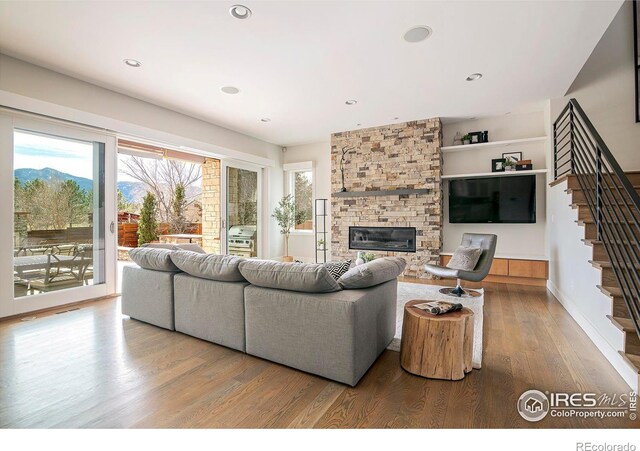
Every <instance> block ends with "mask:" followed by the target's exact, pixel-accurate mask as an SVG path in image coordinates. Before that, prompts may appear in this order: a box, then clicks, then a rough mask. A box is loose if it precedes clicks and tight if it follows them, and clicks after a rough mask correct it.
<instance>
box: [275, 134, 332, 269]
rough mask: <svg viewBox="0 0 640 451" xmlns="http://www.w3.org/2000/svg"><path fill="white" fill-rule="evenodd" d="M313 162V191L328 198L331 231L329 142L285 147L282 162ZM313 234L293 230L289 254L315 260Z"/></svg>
mask: <svg viewBox="0 0 640 451" xmlns="http://www.w3.org/2000/svg"><path fill="white" fill-rule="evenodd" d="M302 161H313V162H314V173H313V175H314V180H313V183H314V185H315V186H314V191H315V198H316V199H329V203H328V204H327V208H328V213H329V216H327V230H328V231H329V232H331V216H330V215H331V143H330V142H329V141H327V142H321V143H314V144H305V145H300V146H292V147H287V151H286V152H285V154H284V161H283V163H299V162H302ZM327 240H328V242H327V260H329V259H330V258H331V257H330V256H331V235H330V234H329V236H328V238H327ZM314 243H315V235H314V234H312V233H305V232H293V233H292V235H291V237H290V238H289V254H291V255H293V256H294V257H295V258H296V259H299V260H302V261H305V262H315V254H314Z"/></svg>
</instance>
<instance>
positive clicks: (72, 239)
mask: <svg viewBox="0 0 640 451" xmlns="http://www.w3.org/2000/svg"><path fill="white" fill-rule="evenodd" d="M0 135H1V136H0V152H1V156H2V162H3V164H2V169H1V173H0V188H1V189H0V191H2V193H3V194H2V196H1V198H0V211H1V216H0V221H2V224H3V227H2V230H3V232H2V234H0V235H2V237H1V240H2V244H0V260H1V261H2V266H0V270H1V271H2V272H3V274H2V276H1V278H0V280H1V281H2V282H7V283H2V284H1V288H0V290H2V292H1V294H2V296H1V298H0V303H1V304H2V306H1V307H0V315H1V316H8V315H14V314H19V313H24V312H29V311H35V310H40V309H44V308H50V307H55V306H58V305H63V304H68V303H72V302H77V301H82V300H86V299H91V298H96V297H100V296H105V295H108V294H112V293H113V292H114V291H115V283H114V281H115V268H116V243H115V236H116V235H115V192H116V190H115V171H114V169H115V138H114V137H113V136H109V135H106V134H101V133H94V132H92V131H90V130H87V129H81V128H78V127H74V126H65V125H59V124H58V123H53V122H49V121H44V120H42V121H40V120H34V119H30V118H25V117H22V116H11V115H3V116H1V122H0Z"/></svg>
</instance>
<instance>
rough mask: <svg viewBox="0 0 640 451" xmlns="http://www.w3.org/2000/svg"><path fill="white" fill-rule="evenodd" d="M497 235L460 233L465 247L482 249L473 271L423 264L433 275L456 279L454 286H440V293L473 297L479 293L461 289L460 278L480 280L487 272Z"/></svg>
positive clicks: (472, 280) (462, 244)
mask: <svg viewBox="0 0 640 451" xmlns="http://www.w3.org/2000/svg"><path fill="white" fill-rule="evenodd" d="M497 241H498V237H497V236H496V235H490V234H484V233H465V234H464V235H462V242H461V243H460V245H461V246H467V247H479V248H480V249H482V254H481V255H480V259H479V260H478V263H477V264H476V267H475V268H474V269H473V271H464V270H461V269H453V268H447V267H445V266H437V265H425V271H427V272H428V273H430V274H433V275H434V276H438V277H443V278H447V279H457V283H456V287H455V288H442V289H441V290H440V293H442V294H446V295H449V296H457V297H473V296H478V295H479V293H478V292H477V291H473V290H463V289H462V286H461V280H467V281H470V282H480V281H481V280H483V279H484V278H485V277H487V274H489V269H490V268H491V264H492V263H493V255H494V254H495V252H496V243H497Z"/></svg>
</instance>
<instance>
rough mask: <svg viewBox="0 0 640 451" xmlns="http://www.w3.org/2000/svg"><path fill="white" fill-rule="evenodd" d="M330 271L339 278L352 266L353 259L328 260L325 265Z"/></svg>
mask: <svg viewBox="0 0 640 451" xmlns="http://www.w3.org/2000/svg"><path fill="white" fill-rule="evenodd" d="M323 266H324V267H325V268H327V271H329V274H331V276H332V277H333V278H334V279H336V280H338V279H339V278H340V277H342V275H343V274H344V273H346V272H347V271H349V268H351V260H345V261H342V262H327V263H325V264H324V265H323Z"/></svg>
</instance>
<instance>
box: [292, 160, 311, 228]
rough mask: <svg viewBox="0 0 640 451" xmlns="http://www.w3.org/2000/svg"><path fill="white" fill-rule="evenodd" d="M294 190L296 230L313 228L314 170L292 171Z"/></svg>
mask: <svg viewBox="0 0 640 451" xmlns="http://www.w3.org/2000/svg"><path fill="white" fill-rule="evenodd" d="M292 176H293V180H292V190H293V193H292V194H293V197H294V203H295V207H296V224H295V229H296V230H313V172H312V171H296V172H293V173H292Z"/></svg>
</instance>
